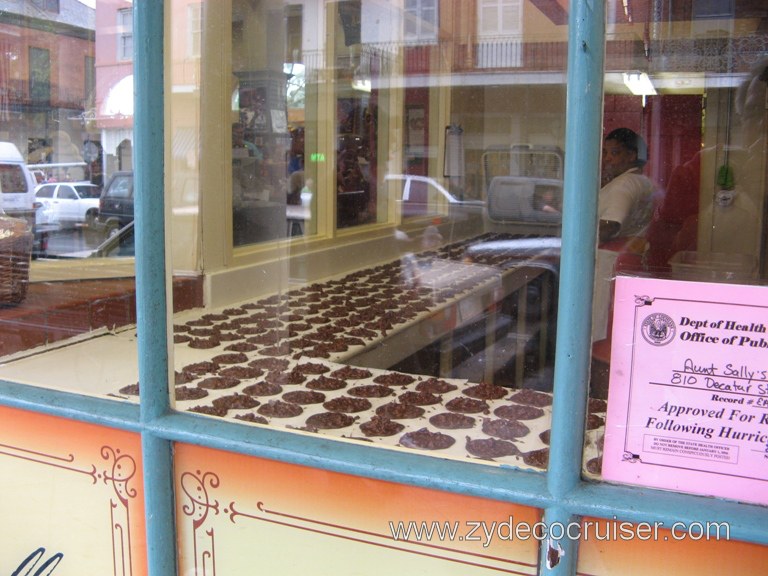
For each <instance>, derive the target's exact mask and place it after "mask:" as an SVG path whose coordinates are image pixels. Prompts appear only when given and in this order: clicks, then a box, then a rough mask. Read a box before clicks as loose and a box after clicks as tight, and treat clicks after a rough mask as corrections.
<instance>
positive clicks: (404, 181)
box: [384, 174, 485, 217]
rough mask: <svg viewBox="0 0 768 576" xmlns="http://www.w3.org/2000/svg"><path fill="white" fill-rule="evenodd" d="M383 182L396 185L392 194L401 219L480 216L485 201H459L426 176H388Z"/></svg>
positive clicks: (443, 187)
mask: <svg viewBox="0 0 768 576" xmlns="http://www.w3.org/2000/svg"><path fill="white" fill-rule="evenodd" d="M384 181H385V182H386V183H387V185H388V186H390V187H391V186H395V189H394V190H392V189H391V188H389V189H390V190H392V192H393V193H394V194H395V199H396V200H398V201H400V202H401V210H402V216H403V217H409V216H428V215H439V214H451V215H458V214H461V215H467V214H482V213H483V208H484V206H485V202H483V201H482V200H461V199H459V198H456V196H454V195H453V194H451V193H450V192H449V191H448V190H447V189H446V188H445V186H443V185H442V184H440V182H438V181H437V180H435V179H434V178H430V177H429V176H418V175H416V174H387V175H386V176H385V177H384Z"/></svg>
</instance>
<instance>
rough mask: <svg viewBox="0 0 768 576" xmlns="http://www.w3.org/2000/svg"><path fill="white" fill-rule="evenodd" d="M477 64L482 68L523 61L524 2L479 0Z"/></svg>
mask: <svg viewBox="0 0 768 576" xmlns="http://www.w3.org/2000/svg"><path fill="white" fill-rule="evenodd" d="M477 9H478V19H477V21H478V24H477V35H478V44H477V64H478V67H480V68H506V67H515V66H519V65H520V63H521V61H522V53H521V50H522V42H521V41H520V40H519V35H520V33H521V31H522V19H523V3H522V2H520V0H480V2H478V4H477Z"/></svg>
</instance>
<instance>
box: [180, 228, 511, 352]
mask: <svg viewBox="0 0 768 576" xmlns="http://www.w3.org/2000/svg"><path fill="white" fill-rule="evenodd" d="M499 237H500V236H499V235H486V236H483V237H481V238H480V239H479V241H487V240H489V239H497V238H499ZM476 241H477V240H476ZM467 245H468V243H457V244H455V245H450V246H447V247H444V248H442V249H440V250H438V251H430V252H427V253H424V254H422V255H420V256H419V258H420V259H421V260H422V261H423V262H425V263H427V264H428V267H427V268H428V270H429V271H430V273H433V272H434V271H435V270H440V269H443V270H444V271H445V273H446V275H447V276H448V279H449V280H451V281H450V282H444V283H445V284H446V285H445V286H443V287H442V288H439V289H433V288H430V287H427V286H418V285H414V283H413V281H411V282H410V283H408V284H403V283H402V282H401V280H402V273H403V270H402V265H401V263H400V261H395V262H391V263H389V264H383V265H380V266H377V267H373V268H370V269H367V270H363V271H358V272H354V273H351V274H348V275H347V276H345V277H343V278H341V279H340V280H330V281H328V282H324V283H316V284H310V285H308V286H305V287H302V288H297V289H295V290H291V291H289V292H287V293H284V294H281V295H273V296H269V297H267V298H262V299H260V300H257V301H256V302H252V303H247V304H244V305H242V306H240V307H237V308H228V309H225V310H224V311H222V312H221V313H209V314H203V315H202V316H201V317H200V318H198V319H195V320H190V321H188V322H186V323H185V324H177V325H175V326H174V333H175V335H174V341H175V342H176V343H187V345H188V346H190V347H192V348H200V349H210V348H215V347H216V346H219V345H221V344H222V343H226V342H233V344H230V345H228V347H229V348H235V349H240V350H242V351H247V350H253V349H255V347H256V346H258V345H261V344H262V342H263V341H268V342H267V345H268V346H270V347H273V348H274V347H276V346H278V344H279V343H280V342H283V341H284V340H285V339H286V338H288V339H290V338H295V337H298V336H300V335H302V334H304V333H306V332H309V333H317V330H316V327H317V325H319V324H326V325H330V326H337V327H338V320H340V319H344V320H346V322H345V324H344V326H346V327H349V326H350V323H354V327H355V328H358V329H360V331H361V332H364V333H365V337H367V338H368V339H374V338H376V337H377V336H378V335H379V334H383V335H386V332H387V331H388V330H390V329H391V328H392V327H393V326H394V325H395V324H398V323H403V322H407V321H408V320H409V319H411V318H414V317H416V316H417V315H418V314H419V313H420V312H424V311H427V310H429V308H430V306H434V305H435V304H439V303H443V302H446V301H448V300H450V299H452V298H455V297H457V296H458V295H459V294H461V293H463V292H466V291H467V290H470V289H472V288H474V287H476V286H478V285H479V284H481V283H482V282H484V281H485V280H486V279H487V275H484V276H483V277H477V274H476V271H475V270H472V271H466V272H462V269H460V268H459V269H457V268H455V267H451V266H450V265H448V264H447V263H445V262H443V259H454V260H460V259H461V258H459V255H460V254H463V252H464V250H465V249H466V246H467ZM416 280H418V279H416ZM308 320H311V322H310V321H308ZM313 328H314V330H313ZM265 333H266V335H265ZM254 336H262V339H261V341H251V342H248V339H249V338H250V339H252V340H253V337H254ZM318 337H319V338H320V340H321V342H320V343H321V344H323V342H322V339H326V340H328V339H332V338H331V337H330V336H329V335H328V334H325V335H323V334H319V335H318ZM309 339H310V340H311V338H309ZM243 340H246V342H242V341H243ZM305 344H306V342H294V345H293V346H291V348H292V349H293V350H303V349H306V348H315V352H316V354H314V356H313V357H316V358H328V357H330V354H329V353H328V352H329V351H328V350H327V349H325V348H324V347H322V346H321V347H319V348H317V347H313V346H307V345H305ZM325 344H329V343H327V342H326V343H325ZM330 344H331V345H333V344H337V345H338V343H337V342H330ZM249 345H250V346H249ZM289 346H290V344H289ZM285 349H286V347H285V346H282V347H278V348H277V349H276V350H272V352H275V351H278V352H283V351H285ZM334 351H336V350H330V352H334ZM340 351H345V350H340ZM277 355H282V354H281V353H278V354H277Z"/></svg>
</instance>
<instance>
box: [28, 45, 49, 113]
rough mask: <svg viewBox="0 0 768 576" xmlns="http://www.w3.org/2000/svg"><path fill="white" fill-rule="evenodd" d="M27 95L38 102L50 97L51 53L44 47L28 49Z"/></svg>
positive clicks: (43, 101)
mask: <svg viewBox="0 0 768 576" xmlns="http://www.w3.org/2000/svg"><path fill="white" fill-rule="evenodd" d="M29 96H30V98H31V99H32V100H33V101H35V102H40V103H47V102H49V101H50V99H51V53H50V51H49V50H46V49H45V48H35V47H31V48H30V49H29Z"/></svg>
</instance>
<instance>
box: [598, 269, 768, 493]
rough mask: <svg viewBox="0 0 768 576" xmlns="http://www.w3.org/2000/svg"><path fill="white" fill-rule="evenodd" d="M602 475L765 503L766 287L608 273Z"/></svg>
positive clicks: (767, 461)
mask: <svg viewBox="0 0 768 576" xmlns="http://www.w3.org/2000/svg"><path fill="white" fill-rule="evenodd" d="M611 351H612V353H611V371H610V388H609V393H608V413H607V419H606V429H605V446H604V453H603V466H602V474H603V478H604V479H605V480H609V481H618V482H623V483H629V484H639V485H643V486H651V487H655V488H666V489H670V490H675V491H680V492H689V493H694V494H703V495H708V496H720V497H724V498H732V499H735V500H740V501H744V502H753V503H758V504H768V299H767V298H766V289H765V288H764V287H755V286H735V285H727V284H709V283H702V282H679V281H670V280H657V279H649V278H629V277H619V278H617V279H616V295H615V304H614V324H613V342H612V346H611Z"/></svg>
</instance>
